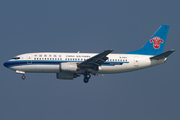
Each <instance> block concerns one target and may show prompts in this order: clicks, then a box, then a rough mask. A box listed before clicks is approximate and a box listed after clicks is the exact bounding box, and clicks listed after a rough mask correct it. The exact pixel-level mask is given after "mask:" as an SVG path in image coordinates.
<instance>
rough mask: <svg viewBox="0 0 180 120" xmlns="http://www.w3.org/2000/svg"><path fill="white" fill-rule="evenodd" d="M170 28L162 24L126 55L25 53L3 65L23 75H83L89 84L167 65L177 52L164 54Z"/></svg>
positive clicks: (105, 52)
mask: <svg viewBox="0 0 180 120" xmlns="http://www.w3.org/2000/svg"><path fill="white" fill-rule="evenodd" d="M168 30H169V25H162V26H160V27H159V29H158V30H157V31H156V32H155V33H154V34H153V35H152V37H151V38H150V39H149V40H148V41H147V43H146V44H145V45H144V46H143V47H142V48H140V49H138V50H135V51H131V52H127V53H124V54H112V53H111V52H112V51H113V50H112V49H108V50H105V51H104V52H101V53H80V52H77V53H53V52H41V53H40V52H39V53H26V54H21V55H17V56H15V57H13V58H12V59H10V60H8V61H6V62H5V63H4V66H5V67H7V68H9V69H11V70H14V71H16V73H19V74H22V79H25V78H26V77H25V73H28V72H29V73H56V77H57V79H65V80H73V78H77V77H79V76H80V75H83V76H84V82H85V83H88V81H89V79H90V77H91V75H98V74H113V73H123V72H129V71H135V70H140V69H144V68H148V67H152V66H155V65H159V64H162V63H164V62H165V61H166V60H167V57H168V56H169V55H170V54H171V53H173V52H174V51H175V50H169V51H167V52H163V49H164V45H165V42H166V37H167V33H168Z"/></svg>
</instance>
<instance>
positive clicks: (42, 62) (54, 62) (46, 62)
mask: <svg viewBox="0 0 180 120" xmlns="http://www.w3.org/2000/svg"><path fill="white" fill-rule="evenodd" d="M63 62H82V61H63V60H61V61H59V60H58V61H57V60H32V62H31V61H28V62H27V60H16V61H7V62H5V63H4V66H5V67H7V68H10V67H14V66H23V65H59V64H60V63H63ZM123 63H129V62H122V61H121V62H120V61H107V62H105V63H103V64H102V66H114V65H122V64H123Z"/></svg>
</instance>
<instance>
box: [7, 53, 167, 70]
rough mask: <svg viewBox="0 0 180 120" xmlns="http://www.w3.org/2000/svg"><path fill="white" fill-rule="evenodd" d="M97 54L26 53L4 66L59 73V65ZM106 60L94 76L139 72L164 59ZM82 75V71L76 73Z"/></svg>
mask: <svg viewBox="0 0 180 120" xmlns="http://www.w3.org/2000/svg"><path fill="white" fill-rule="evenodd" d="M95 55H97V54H95V53H51V52H48V53H45V52H44V53H27V54H21V55H18V56H16V57H19V59H10V60H9V61H7V62H6V66H7V67H8V68H10V69H12V70H15V71H16V72H19V71H20V72H21V71H23V72H34V73H59V72H60V68H59V66H60V63H65V62H73V63H80V62H83V61H84V60H87V59H89V58H91V57H93V56H95ZM107 57H108V58H109V59H108V60H106V62H105V63H103V64H102V65H101V66H99V70H98V71H96V73H95V74H98V73H99V74H111V73H122V72H128V71H134V70H139V69H143V68H147V67H151V66H154V65H158V64H161V63H164V62H165V60H166V59H160V60H151V59H150V57H152V56H149V55H136V54H109V55H108V56H107ZM76 73H78V74H83V71H76Z"/></svg>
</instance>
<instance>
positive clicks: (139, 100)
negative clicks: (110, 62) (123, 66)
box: [0, 0, 180, 120]
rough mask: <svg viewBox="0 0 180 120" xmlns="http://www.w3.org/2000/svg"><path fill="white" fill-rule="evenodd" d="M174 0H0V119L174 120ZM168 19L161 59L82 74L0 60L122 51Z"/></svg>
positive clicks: (177, 30)
mask: <svg viewBox="0 0 180 120" xmlns="http://www.w3.org/2000/svg"><path fill="white" fill-rule="evenodd" d="M179 5H180V1H179V0H171V1H170V0H149V1H145V0H89V1H86V0H64V1H63V0H42V1H39V0H29V1H28V0H1V1H0V42H1V43H0V51H1V52H0V56H1V58H0V63H1V67H0V71H1V73H0V74H1V77H0V78H1V79H0V120H132V119H133V120H179V119H180V78H179V74H180V72H179V69H180V64H179V59H180V53H179V50H180V40H179V35H180V7H179ZM162 24H168V25H170V29H169V33H168V36H167V41H166V45H165V48H164V51H168V50H169V49H176V51H175V52H174V53H173V54H172V55H170V56H169V58H168V60H167V62H166V63H165V64H161V65H158V66H155V67H152V68H147V69H144V70H139V71H134V72H129V73H122V74H110V75H104V76H102V75H99V76H92V77H91V79H90V81H89V83H88V84H85V83H84V82H83V77H79V78H77V79H74V80H73V81H66V80H59V79H56V75H55V74H43V73H27V74H26V80H24V81H23V80H22V79H21V75H19V74H16V73H15V72H14V71H12V70H9V69H7V68H5V67H4V66H3V63H4V62H5V61H7V60H8V59H10V58H12V57H14V56H16V55H18V54H22V53H29V52H77V51H80V52H95V53H99V52H102V51H104V50H105V49H113V50H114V51H113V53H125V52H129V51H133V50H136V49H139V48H140V47H142V46H143V45H144V44H145V43H146V42H147V40H148V39H149V38H150V37H151V35H152V34H153V33H154V32H155V31H156V30H157V29H158V28H159V26H161V25H162Z"/></svg>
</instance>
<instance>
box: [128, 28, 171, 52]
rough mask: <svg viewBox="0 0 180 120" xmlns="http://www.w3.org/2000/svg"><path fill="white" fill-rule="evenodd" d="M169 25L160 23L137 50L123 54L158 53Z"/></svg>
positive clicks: (160, 50) (162, 46) (162, 45)
mask: <svg viewBox="0 0 180 120" xmlns="http://www.w3.org/2000/svg"><path fill="white" fill-rule="evenodd" d="M168 30H169V25H161V26H160V27H159V29H158V30H157V31H156V32H155V33H154V35H153V36H152V37H151V38H150V39H149V40H148V42H147V43H146V44H145V45H144V46H143V47H142V48H141V49H139V50H135V51H132V52H128V53H125V54H141V55H158V54H161V53H162V52H163V49H164V45H165V42H166V37H167V33H168Z"/></svg>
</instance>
